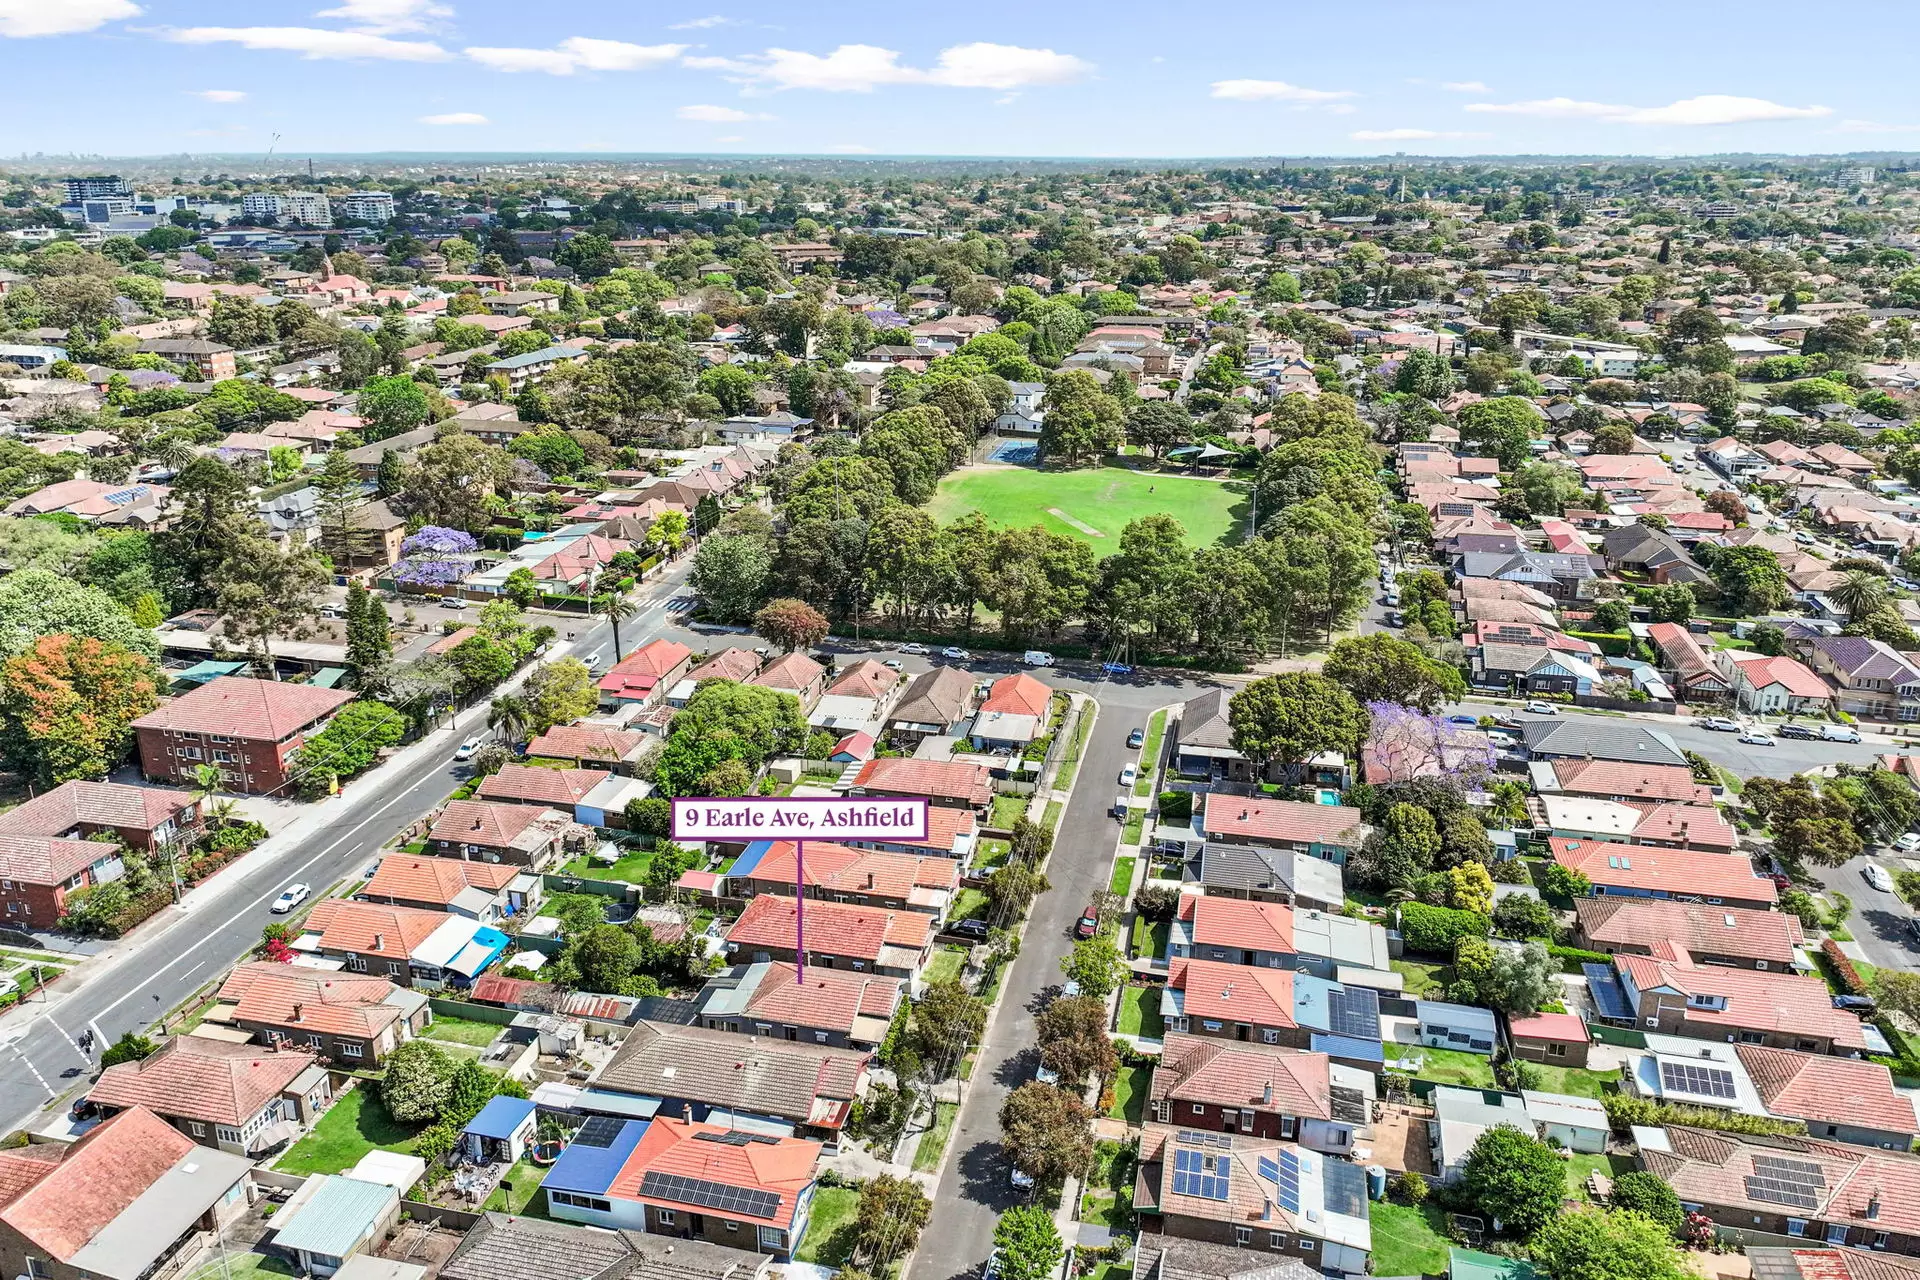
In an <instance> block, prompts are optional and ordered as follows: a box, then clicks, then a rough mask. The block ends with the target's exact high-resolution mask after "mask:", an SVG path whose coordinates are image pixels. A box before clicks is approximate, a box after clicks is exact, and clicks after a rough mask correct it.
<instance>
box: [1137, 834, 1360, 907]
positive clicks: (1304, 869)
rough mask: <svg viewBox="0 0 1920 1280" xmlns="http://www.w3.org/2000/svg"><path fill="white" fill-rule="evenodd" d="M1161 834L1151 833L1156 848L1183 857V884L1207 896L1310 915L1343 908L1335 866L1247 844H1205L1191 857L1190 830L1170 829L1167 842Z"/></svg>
mask: <svg viewBox="0 0 1920 1280" xmlns="http://www.w3.org/2000/svg"><path fill="white" fill-rule="evenodd" d="M1164 831H1165V828H1156V829H1155V832H1154V840H1155V844H1156V846H1157V847H1159V848H1162V849H1172V850H1182V851H1187V852H1188V854H1189V861H1188V864H1187V878H1188V879H1190V880H1193V881H1197V882H1198V883H1199V884H1200V886H1201V888H1203V889H1204V890H1205V891H1206V892H1207V893H1208V894H1210V895H1221V896H1225V897H1230V898H1250V899H1252V900H1253V901H1255V902H1282V903H1289V904H1292V905H1295V906H1300V907H1310V908H1312V909H1314V910H1316V911H1338V910H1340V909H1341V907H1342V906H1344V905H1345V904H1346V890H1345V887H1344V880H1343V878H1342V876H1341V874H1340V867H1339V865H1338V864H1337V863H1333V862H1329V861H1327V860H1325V859H1323V858H1316V857H1314V856H1313V855H1312V854H1309V853H1296V852H1295V851H1294V850H1292V849H1274V848H1268V847H1266V846H1262V845H1249V844H1216V843H1206V844H1202V845H1201V846H1200V850H1199V853H1198V854H1193V853H1192V852H1191V850H1190V847H1189V845H1188V844H1187V843H1186V837H1188V836H1189V835H1190V834H1191V830H1190V828H1186V827H1179V828H1175V829H1174V833H1173V835H1174V838H1173V839H1171V840H1169V839H1168V838H1167V837H1166V836H1165V835H1164V834H1163V832H1164Z"/></svg>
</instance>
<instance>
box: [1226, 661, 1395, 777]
mask: <svg viewBox="0 0 1920 1280" xmlns="http://www.w3.org/2000/svg"><path fill="white" fill-rule="evenodd" d="M1227 720H1228V723H1229V725H1230V726H1231V728H1232V743H1233V748H1234V750H1236V751H1238V752H1240V754H1242V755H1244V756H1246V757H1247V759H1249V760H1251V761H1253V762H1254V764H1255V765H1256V767H1257V768H1258V770H1259V772H1260V773H1262V774H1263V775H1264V774H1265V772H1266V770H1267V768H1268V766H1270V765H1271V764H1273V763H1274V762H1276V761H1277V762H1279V763H1281V764H1288V765H1292V764H1298V763H1300V762H1301V761H1303V760H1306V759H1308V758H1310V757H1312V756H1315V755H1318V754H1319V753H1320V752H1322V751H1342V752H1346V751H1351V750H1353V749H1354V748H1356V747H1357V746H1358V744H1359V742H1360V739H1361V736H1362V735H1363V734H1364V733H1365V732H1366V713H1365V712H1364V711H1363V710H1361V707H1360V704H1359V703H1358V702H1357V701H1355V699H1354V697H1353V695H1352V694H1350V693H1348V692H1347V691H1346V690H1345V689H1343V688H1341V687H1340V686H1339V685H1338V684H1335V683H1334V682H1333V681H1332V680H1330V679H1328V678H1327V677H1326V676H1323V675H1316V674H1314V673H1312V672H1304V671H1295V672H1288V673H1287V674H1285V675H1278V676H1262V677H1261V678H1260V679H1258V680H1255V681H1253V682H1252V683H1251V684H1249V685H1247V686H1246V687H1245V688H1243V689H1241V690H1240V692H1238V693H1236V694H1234V695H1233V697H1232V698H1230V699H1229V700H1228V702H1227Z"/></svg>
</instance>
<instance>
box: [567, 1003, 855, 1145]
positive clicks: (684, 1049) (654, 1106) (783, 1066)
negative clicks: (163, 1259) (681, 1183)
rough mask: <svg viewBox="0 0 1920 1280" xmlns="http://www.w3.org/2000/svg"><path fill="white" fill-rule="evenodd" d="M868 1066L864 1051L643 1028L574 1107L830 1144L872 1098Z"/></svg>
mask: <svg viewBox="0 0 1920 1280" xmlns="http://www.w3.org/2000/svg"><path fill="white" fill-rule="evenodd" d="M868 1061H869V1055H868V1054H867V1053H865V1052H864V1051H861V1050H854V1049H836V1048H833V1047H832V1046H829V1045H819V1044H811V1043H807V1042H805V1041H796V1042H788V1041H785V1040H775V1039H769V1038H767V1037H765V1036H761V1037H758V1038H755V1039H752V1040H747V1039H742V1038H741V1037H740V1036H739V1035H737V1034H735V1033H733V1032H730V1031H714V1030H711V1029H709V1028H707V1027H692V1026H673V1025H670V1024H667V1023H658V1022H648V1021H645V1020H642V1021H639V1022H636V1023H634V1024H633V1027H632V1029H631V1030H630V1031H628V1032H627V1038H626V1039H625V1040H622V1041H621V1042H620V1047H619V1049H617V1050H615V1052H614V1055H613V1057H612V1058H611V1059H609V1060H608V1062H607V1065H606V1066H604V1067H602V1068H601V1069H600V1072H599V1074H597V1075H596V1076H594V1078H593V1079H592V1081H591V1082H590V1083H589V1084H588V1086H587V1087H586V1088H585V1089H584V1090H581V1091H579V1094H578V1099H577V1102H578V1107H579V1109H580V1110H582V1111H585V1112H588V1113H590V1114H599V1115H615V1116H634V1115H639V1116H652V1115H655V1114H659V1115H682V1114H684V1113H685V1111H686V1110H688V1109H691V1111H692V1113H693V1118H694V1119H695V1120H705V1121H707V1122H708V1123H710V1124H721V1125H724V1124H730V1123H737V1124H738V1125H739V1126H740V1127H741V1128H743V1129H746V1130H748V1131H750V1132H754V1133H802V1134H815V1135H819V1136H822V1137H827V1138H831V1137H832V1136H833V1135H834V1134H836V1133H838V1132H839V1131H840V1129H841V1128H843V1127H844V1126H845V1125H846V1123H847V1116H848V1113H849V1112H850V1111H851V1110H852V1108H853V1103H854V1100H855V1099H857V1098H859V1097H861V1096H863V1095H864V1094H865V1093H866V1089H867V1064H868ZM716 1065H717V1066H719V1067H720V1068H722V1069H719V1070H716V1069H715V1067H716Z"/></svg>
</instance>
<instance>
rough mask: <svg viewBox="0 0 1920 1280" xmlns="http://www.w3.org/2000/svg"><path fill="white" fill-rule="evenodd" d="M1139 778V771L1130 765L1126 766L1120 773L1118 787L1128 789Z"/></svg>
mask: <svg viewBox="0 0 1920 1280" xmlns="http://www.w3.org/2000/svg"><path fill="white" fill-rule="evenodd" d="M1139 777H1140V771H1139V770H1138V769H1136V768H1134V767H1133V766H1132V765H1128V766H1127V767H1126V768H1124V769H1122V770H1121V771H1120V785H1121V786H1123V787H1130V786H1132V785H1133V784H1134V782H1135V781H1137V780H1138V779H1139Z"/></svg>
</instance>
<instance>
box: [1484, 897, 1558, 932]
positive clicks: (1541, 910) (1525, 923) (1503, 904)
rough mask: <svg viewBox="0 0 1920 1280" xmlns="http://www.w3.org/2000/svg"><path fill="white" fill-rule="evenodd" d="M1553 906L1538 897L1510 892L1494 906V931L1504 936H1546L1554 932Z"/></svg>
mask: <svg viewBox="0 0 1920 1280" xmlns="http://www.w3.org/2000/svg"><path fill="white" fill-rule="evenodd" d="M1554 923H1555V922H1554V915H1553V908H1552V907H1549V906H1548V905H1547V904H1546V903H1544V902H1542V901H1540V899H1538V898H1531V897H1528V896H1527V895H1526V894H1523V893H1510V894H1508V895H1507V896H1506V897H1504V898H1502V899H1500V901H1499V902H1498V903H1496V904H1495V905H1494V908H1493V927H1494V931H1495V932H1496V933H1498V934H1499V935H1500V936H1501V937H1503V938H1546V939H1547V940H1548V941H1552V939H1553V933H1554Z"/></svg>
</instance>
